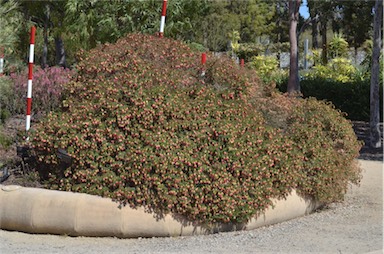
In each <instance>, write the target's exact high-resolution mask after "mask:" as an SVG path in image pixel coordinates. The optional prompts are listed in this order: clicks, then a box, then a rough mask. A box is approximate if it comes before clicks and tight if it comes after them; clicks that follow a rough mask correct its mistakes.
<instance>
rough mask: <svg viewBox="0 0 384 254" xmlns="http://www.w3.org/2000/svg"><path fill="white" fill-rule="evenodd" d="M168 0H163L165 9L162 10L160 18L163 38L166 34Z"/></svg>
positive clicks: (160, 35) (160, 34)
mask: <svg viewBox="0 0 384 254" xmlns="http://www.w3.org/2000/svg"><path fill="white" fill-rule="evenodd" d="M167 1H168V0H163V9H162V11H161V19H160V33H159V37H160V38H163V35H164V26H165V14H166V13H167Z"/></svg>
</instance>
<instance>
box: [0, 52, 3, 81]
mask: <svg viewBox="0 0 384 254" xmlns="http://www.w3.org/2000/svg"><path fill="white" fill-rule="evenodd" d="M3 75H4V47H1V48H0V77H1V76H3Z"/></svg>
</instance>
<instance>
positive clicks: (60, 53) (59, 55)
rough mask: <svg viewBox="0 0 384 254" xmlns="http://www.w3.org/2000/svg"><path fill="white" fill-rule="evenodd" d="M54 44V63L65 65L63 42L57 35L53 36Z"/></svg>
mask: <svg viewBox="0 0 384 254" xmlns="http://www.w3.org/2000/svg"><path fill="white" fill-rule="evenodd" d="M55 46H56V64H57V65H59V66H62V67H66V62H65V49H64V42H63V40H62V39H61V38H60V37H59V36H58V37H56V38H55Z"/></svg>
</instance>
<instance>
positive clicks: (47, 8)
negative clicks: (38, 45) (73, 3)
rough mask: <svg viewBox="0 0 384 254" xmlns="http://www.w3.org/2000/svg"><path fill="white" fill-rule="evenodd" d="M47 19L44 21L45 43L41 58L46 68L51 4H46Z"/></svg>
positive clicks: (42, 66)
mask: <svg viewBox="0 0 384 254" xmlns="http://www.w3.org/2000/svg"><path fill="white" fill-rule="evenodd" d="M45 11H46V13H45V21H44V30H43V34H44V44H43V57H42V58H41V68H43V69H44V68H45V67H47V66H48V61H47V58H48V26H49V21H50V13H51V10H50V8H49V4H46V5H45Z"/></svg>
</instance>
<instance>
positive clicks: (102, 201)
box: [0, 185, 320, 238]
mask: <svg viewBox="0 0 384 254" xmlns="http://www.w3.org/2000/svg"><path fill="white" fill-rule="evenodd" d="M0 189H1V190H0V228H1V229H6V230H15V231H21V232H27V233H47V234H65V235H70V236H114V237H120V238H134V237H162V236H185V235H197V234H209V233H215V232H224V231H233V230H251V229H255V228H257V227H261V226H265V225H270V224H274V223H279V222H282V221H286V220H289V219H293V218H296V217H299V216H303V215H306V214H308V213H310V212H312V211H314V210H315V209H317V208H318V207H319V206H320V204H319V203H318V202H315V201H310V200H305V199H303V198H301V197H299V196H298V195H297V194H296V192H295V191H292V193H291V194H290V195H289V196H288V197H287V198H286V199H284V200H273V203H274V208H269V209H267V210H266V211H265V212H264V213H263V214H261V215H260V216H258V218H255V219H252V220H250V221H249V222H248V223H247V224H220V225H217V226H215V227H212V228H210V229H207V228H205V227H203V226H201V225H193V224H192V223H188V222H185V220H184V221H183V220H182V219H180V218H175V216H172V215H165V216H164V217H163V218H161V219H159V218H156V215H155V214H152V213H148V212H146V211H145V210H144V208H137V209H132V208H130V207H128V206H126V207H122V208H119V207H118V204H117V203H116V202H113V201H112V200H111V199H108V198H101V197H97V196H92V195H88V194H81V193H72V192H63V191H54V190H46V189H39V188H24V187H20V186H16V185H12V186H3V185H0Z"/></svg>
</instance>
